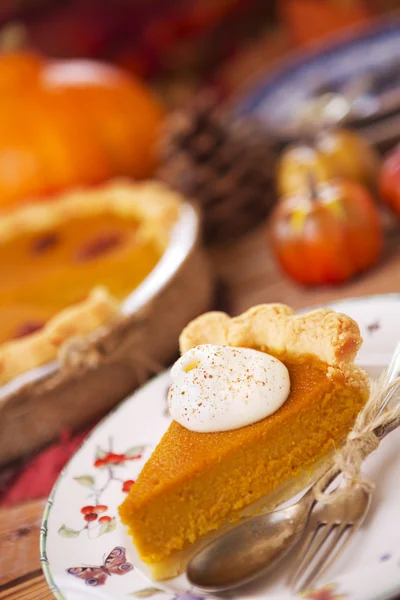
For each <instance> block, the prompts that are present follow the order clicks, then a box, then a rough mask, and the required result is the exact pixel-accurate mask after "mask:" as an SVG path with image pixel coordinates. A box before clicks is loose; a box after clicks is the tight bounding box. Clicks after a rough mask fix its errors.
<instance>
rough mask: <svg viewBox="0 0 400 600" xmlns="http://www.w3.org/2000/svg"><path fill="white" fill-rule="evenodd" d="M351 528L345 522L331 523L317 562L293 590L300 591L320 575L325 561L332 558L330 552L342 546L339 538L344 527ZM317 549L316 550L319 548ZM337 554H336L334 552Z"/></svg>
mask: <svg viewBox="0 0 400 600" xmlns="http://www.w3.org/2000/svg"><path fill="white" fill-rule="evenodd" d="M348 528H351V526H350V525H348V524H347V523H341V524H340V525H332V526H331V527H330V529H329V532H328V534H327V535H326V536H325V541H326V540H328V538H330V539H329V542H328V543H327V544H325V546H324V548H323V549H322V552H321V555H320V556H319V558H318V560H317V562H316V563H315V564H314V565H313V566H312V569H311V571H310V572H309V573H308V574H307V577H306V578H305V579H304V580H303V583H302V584H301V586H299V587H298V588H296V589H295V590H294V591H295V592H300V591H304V590H306V589H308V588H309V587H310V586H311V585H312V584H313V583H314V581H315V580H316V579H318V577H319V576H320V575H321V573H322V572H323V571H324V570H325V569H326V568H327V567H326V565H327V563H328V562H329V563H330V562H331V560H332V553H334V551H335V549H337V548H340V549H341V548H342V547H343V545H340V543H339V542H340V540H341V538H342V536H343V534H344V533H345V531H346V529H348ZM321 547H322V544H320V546H319V549H321ZM319 549H318V550H319ZM318 550H317V551H316V552H315V554H314V556H313V557H312V559H311V560H310V561H309V563H308V565H310V564H311V561H312V560H313V558H315V557H316V556H317V554H318ZM335 555H337V554H335Z"/></svg>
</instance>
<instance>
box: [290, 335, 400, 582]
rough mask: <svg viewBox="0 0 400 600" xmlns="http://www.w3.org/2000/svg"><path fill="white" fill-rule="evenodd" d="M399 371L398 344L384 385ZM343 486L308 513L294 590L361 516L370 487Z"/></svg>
mask: <svg viewBox="0 0 400 600" xmlns="http://www.w3.org/2000/svg"><path fill="white" fill-rule="evenodd" d="M399 374H400V343H399V344H398V345H397V347H396V350H395V353H394V356H393V359H392V361H391V364H390V365H389V368H388V370H387V372H386V377H385V381H384V385H385V384H388V383H390V382H392V381H394V379H396V377H398V376H399ZM394 395H395V391H394V389H393V388H392V389H389V390H388V392H387V393H386V395H385V397H384V398H383V401H382V405H381V407H380V410H379V413H378V414H381V413H382V412H383V411H384V410H385V409H386V408H387V406H388V405H389V403H390V402H391V401H392V400H393V397H394ZM397 426H398V421H393V423H388V424H387V425H386V427H385V428H384V429H382V428H381V427H379V428H378V429H376V430H375V434H376V435H377V437H378V438H382V437H385V436H386V435H387V434H388V433H389V432H390V431H392V430H393V429H394V428H395V427H397ZM347 487H348V490H347V494H343V495H338V496H337V497H336V498H335V500H334V502H332V503H330V504H319V505H318V508H317V509H316V510H315V512H314V511H313V512H312V513H311V514H310V516H309V520H308V524H307V532H306V534H305V537H304V541H303V543H302V544H301V547H300V549H299V552H298V555H297V558H296V560H295V561H294V564H293V566H292V569H291V572H290V575H289V579H288V584H289V586H290V587H291V588H292V589H293V590H294V591H295V592H299V591H304V590H306V589H307V588H309V587H310V586H311V585H312V584H313V583H314V582H315V581H316V579H318V578H319V577H320V576H321V575H322V574H323V573H324V572H325V571H326V570H327V569H328V568H329V567H330V565H331V564H332V563H333V561H334V560H336V558H337V557H338V555H339V553H341V552H342V550H343V548H344V547H345V546H346V545H347V544H348V542H349V541H350V539H351V538H352V537H353V535H354V534H355V533H356V532H357V531H358V529H359V528H360V526H361V524H362V522H363V521H364V519H365V516H366V514H367V512H368V509H369V506H370V503H371V495H372V489H370V488H366V486H365V485H362V484H358V483H354V482H353V483H352V484H351V486H350V485H349V484H347Z"/></svg>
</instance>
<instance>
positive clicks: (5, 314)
mask: <svg viewBox="0 0 400 600" xmlns="http://www.w3.org/2000/svg"><path fill="white" fill-rule="evenodd" d="M180 205H181V199H180V197H179V196H178V195H177V194H175V193H173V192H172V191H170V190H168V188H166V187H165V186H163V185H160V184H158V183H155V182H144V183H129V182H128V181H122V180H121V181H118V182H114V183H111V184H107V185H105V186H102V187H98V188H93V189H91V190H81V191H76V192H73V193H69V194H67V195H65V196H62V197H60V198H58V199H57V200H55V201H53V202H52V203H49V202H44V203H42V204H41V203H37V204H34V205H29V206H25V207H23V208H18V209H14V210H13V211H11V212H8V213H7V214H3V215H0V273H1V278H0V385H1V384H4V383H6V382H7V381H9V380H11V379H12V378H14V377H15V376H17V375H19V374H21V373H23V372H24V371H27V370H28V369H32V368H34V367H37V366H39V365H41V364H43V363H46V362H48V361H51V360H52V359H54V358H56V356H57V353H58V351H59V349H60V348H61V346H62V345H63V344H64V342H65V341H66V340H68V339H70V338H71V337H73V336H82V335H86V334H88V333H90V332H92V331H94V330H95V329H97V328H98V327H100V326H102V325H105V324H108V323H110V322H111V321H112V320H113V319H115V318H116V317H117V315H118V313H119V311H120V307H121V302H122V301H123V300H124V299H125V298H126V297H127V296H129V294H130V293H131V292H132V291H133V290H134V289H135V288H136V287H137V286H138V285H139V284H140V283H141V282H142V281H143V280H144V279H145V277H146V276H147V275H148V274H149V273H150V272H151V271H152V269H153V268H154V266H155V265H156V264H157V262H158V261H159V259H160V258H161V256H162V255H163V253H164V251H165V249H166V247H167V245H168V242H169V239H170V233H171V230H172V228H173V226H174V225H175V223H176V221H177V218H178V214H179V209H180Z"/></svg>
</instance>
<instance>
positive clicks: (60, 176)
mask: <svg viewBox="0 0 400 600" xmlns="http://www.w3.org/2000/svg"><path fill="white" fill-rule="evenodd" d="M162 118H163V110H162V108H161V106H160V105H159V104H158V102H157V101H156V100H155V98H153V96H152V95H151V93H150V92H149V90H147V88H146V87H145V86H144V85H143V84H142V83H140V82H139V81H138V80H136V79H134V78H132V77H131V76H130V75H127V74H125V73H124V72H123V71H121V70H120V69H117V68H115V67H112V66H110V65H106V64H103V63H99V62H96V61H89V60H69V61H61V60H49V59H46V58H43V57H40V56H37V55H34V54H32V53H20V54H18V53H10V54H3V55H0V207H4V206H9V205H11V204H14V203H17V202H19V201H23V200H25V199H29V198H32V197H37V196H43V195H47V194H52V193H54V192H58V191H60V190H62V189H65V188H68V187H72V186H77V185H90V184H96V183H100V182H102V181H104V180H106V179H108V178H110V177H113V176H117V175H126V176H130V177H134V178H144V177H147V176H149V175H150V174H151V173H152V171H153V168H154V166H155V141H156V138H157V133H158V128H159V126H160V123H161V120H162Z"/></svg>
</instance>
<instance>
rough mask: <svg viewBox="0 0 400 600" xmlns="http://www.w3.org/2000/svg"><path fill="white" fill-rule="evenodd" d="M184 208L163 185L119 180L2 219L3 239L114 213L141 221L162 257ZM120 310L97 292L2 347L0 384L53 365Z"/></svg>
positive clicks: (101, 291) (104, 292)
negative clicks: (71, 342)
mask: <svg viewBox="0 0 400 600" xmlns="http://www.w3.org/2000/svg"><path fill="white" fill-rule="evenodd" d="M181 204H182V198H181V196H179V195H178V194H176V193H175V192H173V191H172V190H170V189H169V188H167V187H166V186H164V185H163V184H161V183H158V182H153V181H149V182H142V183H132V182H129V181H127V180H118V181H114V182H112V183H109V184H106V185H104V186H102V187H97V188H93V189H85V190H77V191H74V192H70V193H67V194H65V195H63V196H61V197H60V198H58V199H57V200H56V201H53V202H43V203H38V204H33V205H29V206H24V207H22V208H20V209H18V210H15V211H13V212H12V213H8V214H7V215H3V216H0V240H1V243H2V244H7V243H8V242H9V241H10V240H11V239H13V238H15V237H17V236H20V235H24V234H26V233H29V232H30V233H32V232H41V231H46V230H48V229H51V228H53V227H55V226H57V225H58V224H60V223H64V222H65V221H68V219H71V218H73V217H76V216H91V215H93V216H94V215H99V214H102V213H104V212H107V213H110V212H111V213H114V214H116V215H119V216H121V217H125V218H129V217H134V218H137V221H138V223H139V227H138V230H137V234H136V235H137V237H138V238H139V239H151V240H152V241H153V242H154V243H155V244H156V245H157V246H158V248H159V250H160V252H161V253H162V252H164V250H165V249H166V247H167V245H168V242H169V238H170V233H171V230H172V227H173V226H174V224H175V223H176V222H177V220H178V215H179V210H180V207H181ZM118 311H119V302H118V301H117V300H116V299H115V298H113V297H112V296H111V295H110V294H109V293H108V291H107V290H106V289H105V288H101V287H99V288H95V289H93V290H92V292H91V293H90V294H89V296H88V298H86V299H85V300H83V301H82V302H80V303H79V304H75V305H73V306H69V307H67V308H65V309H63V310H62V311H60V312H59V313H58V314H57V315H55V316H54V317H53V318H52V319H50V320H49V321H48V322H47V324H46V326H45V327H44V328H43V329H41V330H40V331H38V332H37V333H33V334H30V335H27V336H26V337H24V338H21V339H17V340H12V341H9V342H5V343H3V344H0V385H3V384H4V383H6V382H7V381H10V380H11V379H13V378H14V377H16V376H17V375H20V374H21V373H24V372H25V371H28V370H29V369H32V368H35V367H38V366H40V365H42V364H45V363H46V362H48V361H50V360H54V359H55V358H56V356H57V353H58V351H59V349H60V348H61V346H62V345H63V343H64V342H65V341H66V340H68V339H69V338H71V337H73V336H77V335H80V336H82V335H86V334H88V333H90V332H92V331H94V330H95V329H97V328H98V327H100V326H101V325H104V324H106V323H108V322H110V320H112V318H113V317H114V316H115V315H116V314H117V313H118Z"/></svg>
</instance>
